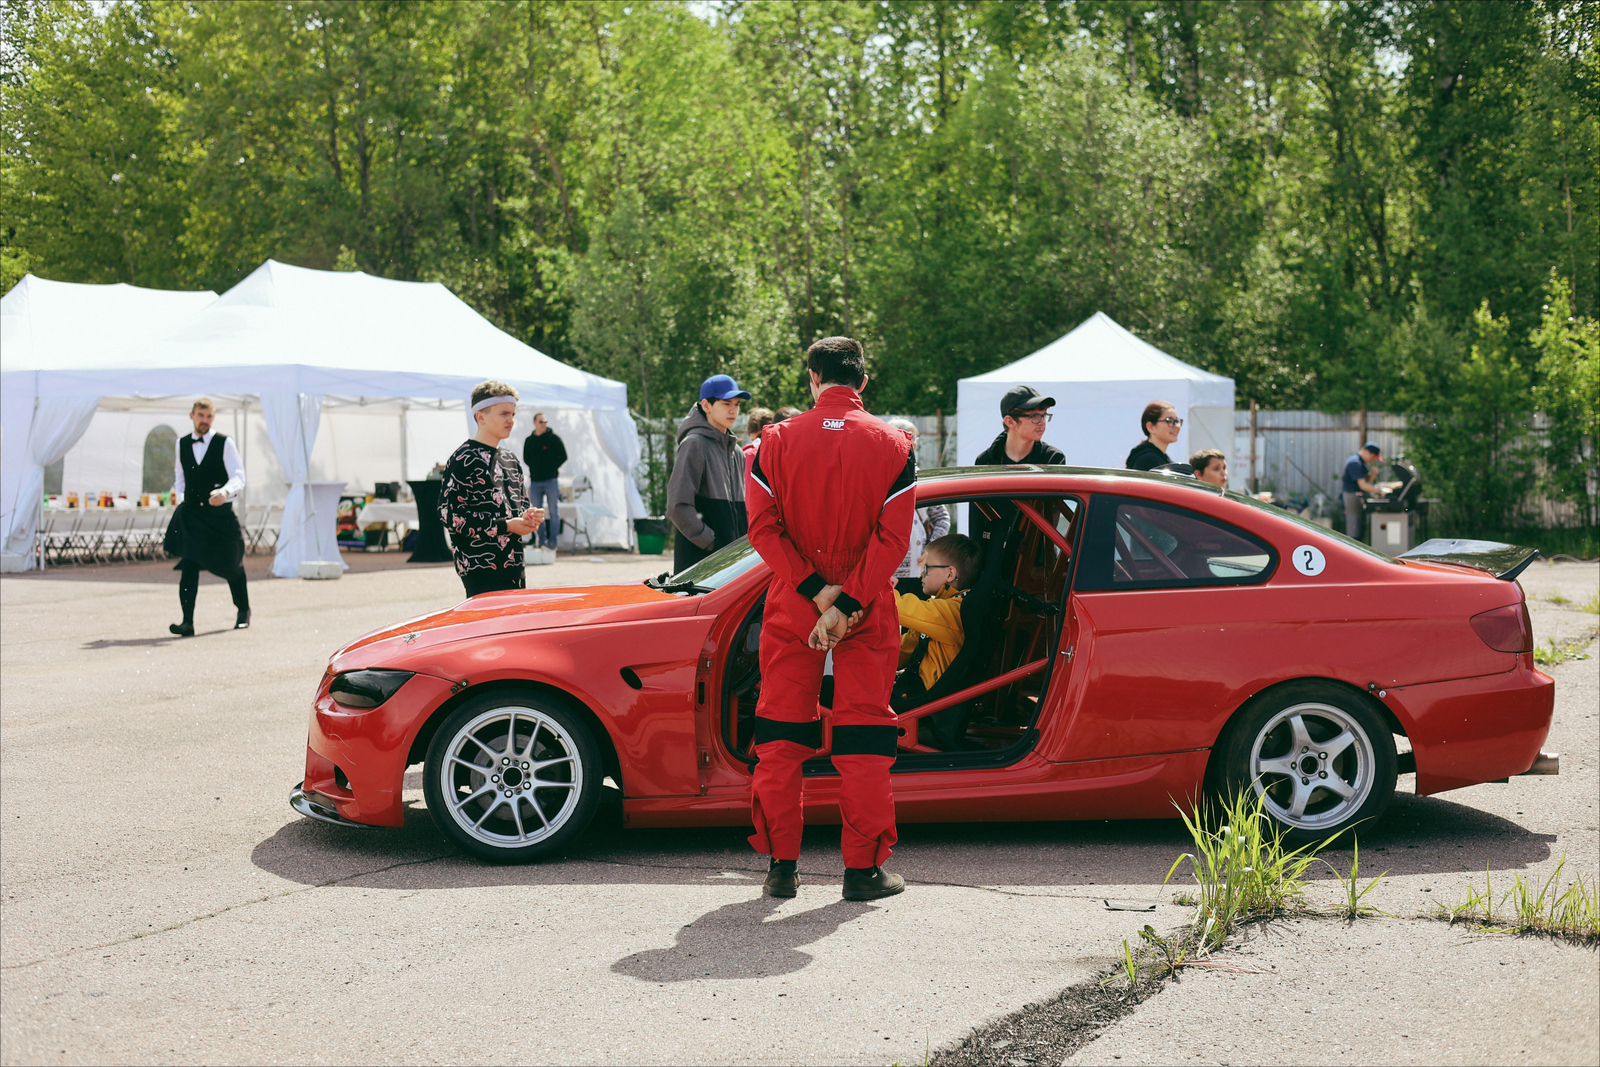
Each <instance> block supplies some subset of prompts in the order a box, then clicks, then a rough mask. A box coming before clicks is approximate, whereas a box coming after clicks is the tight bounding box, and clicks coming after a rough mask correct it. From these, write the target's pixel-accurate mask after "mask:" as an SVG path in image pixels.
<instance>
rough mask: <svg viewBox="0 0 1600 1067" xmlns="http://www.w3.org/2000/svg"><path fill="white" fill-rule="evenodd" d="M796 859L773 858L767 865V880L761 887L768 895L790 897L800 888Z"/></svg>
mask: <svg viewBox="0 0 1600 1067" xmlns="http://www.w3.org/2000/svg"><path fill="white" fill-rule="evenodd" d="M797 862H798V861H797V860H779V859H775V860H773V861H772V863H771V864H770V865H769V866H768V867H767V881H766V884H765V886H764V887H763V888H764V890H765V892H766V894H767V896H769V897H792V896H794V895H795V893H797V892H799V890H800V873H799V872H798V871H796V870H795V869H794V868H795V864H796V863H797Z"/></svg>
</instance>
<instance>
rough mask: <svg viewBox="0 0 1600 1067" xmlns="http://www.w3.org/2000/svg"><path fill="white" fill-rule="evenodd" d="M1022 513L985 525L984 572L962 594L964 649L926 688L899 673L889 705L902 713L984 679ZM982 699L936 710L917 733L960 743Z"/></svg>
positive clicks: (945, 744)
mask: <svg viewBox="0 0 1600 1067" xmlns="http://www.w3.org/2000/svg"><path fill="white" fill-rule="evenodd" d="M1021 518H1022V516H1021V515H1015V516H1014V517H1013V518H1012V521H1011V522H1010V523H1005V524H1002V523H997V522H991V523H987V524H986V525H985V528H984V529H983V531H982V532H981V534H980V537H981V539H982V542H983V571H982V573H981V574H980V575H979V576H978V580H977V581H976V582H974V583H973V585H972V587H971V588H970V589H968V590H967V593H966V595H965V596H964V597H962V598H961V629H962V632H963V634H964V635H965V639H964V640H963V641H962V644H961V651H960V652H957V653H956V655H955V658H954V659H952V660H951V661H950V666H949V667H947V668H945V672H944V673H943V674H941V675H940V676H939V680H938V681H936V682H934V683H933V687H932V688H931V689H927V690H923V688H922V686H921V685H920V679H919V680H918V683H919V684H916V685H915V686H910V687H907V686H903V685H902V684H901V683H902V679H901V678H897V679H896V680H895V688H894V693H893V694H892V695H891V696H890V699H889V706H890V707H891V708H893V709H894V710H895V711H896V712H899V713H903V712H907V711H910V710H912V709H913V708H917V707H921V706H922V705H923V704H928V703H931V702H933V701H935V700H939V699H942V698H943V697H945V696H948V695H949V694H951V693H955V692H959V691H960V690H962V689H965V688H967V687H968V686H970V685H972V684H974V683H975V682H977V681H978V680H980V672H982V671H983V670H984V668H985V667H987V666H988V664H989V661H990V658H991V657H992V656H993V655H994V647H995V640H996V638H997V636H998V635H999V634H1000V631H1001V628H1000V627H999V626H997V625H996V622H997V621H998V619H999V617H1000V616H1001V614H1002V613H1003V612H1004V611H1005V605H1006V596H1005V593H1004V592H1003V591H1002V586H1005V585H1006V584H1007V583H1004V582H1002V581H1001V579H1000V575H1001V574H1002V573H1007V572H1006V571H1005V570H1004V568H1005V567H1006V566H1007V565H1008V563H1007V557H1008V556H1009V555H1012V554H1013V553H1014V552H1015V548H1016V542H1017V540H1018V538H1017V536H1016V534H1017V528H1018V521H1017V520H1019V519H1021ZM1002 531H1003V537H1002V538H1001V542H1002V543H1001V544H1000V545H996V544H995V543H994V540H993V538H994V535H995V534H997V533H1001V532H1002ZM920 662H921V657H920V656H914V657H913V658H912V662H911V664H910V665H909V666H907V667H906V668H905V670H904V671H903V672H901V673H902V676H907V675H914V674H915V672H916V669H917V666H918V664H919V663H920ZM905 680H907V681H910V680H911V679H910V678H906V679H905ZM913 690H914V691H913ZM980 703H981V699H973V700H969V701H966V702H964V703H961V704H956V705H953V706H951V707H948V708H945V709H943V710H942V711H936V712H934V713H933V714H932V715H929V716H928V717H927V718H926V719H924V720H922V723H921V729H922V730H923V731H926V734H925V735H922V734H919V736H926V737H927V740H928V741H929V742H931V743H932V745H933V747H937V748H940V749H943V750H945V751H947V752H948V751H951V750H953V749H959V748H961V747H962V745H961V740H962V738H963V737H964V736H965V733H966V726H967V723H968V722H969V721H971V719H972V717H973V715H974V714H975V712H976V711H977V708H978V705H979V704H980Z"/></svg>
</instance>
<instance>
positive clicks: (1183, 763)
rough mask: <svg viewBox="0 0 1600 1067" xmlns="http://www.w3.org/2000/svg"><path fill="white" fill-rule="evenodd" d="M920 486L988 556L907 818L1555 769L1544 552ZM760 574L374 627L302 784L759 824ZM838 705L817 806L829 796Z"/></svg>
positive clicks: (945, 473) (570, 831)
mask: <svg viewBox="0 0 1600 1067" xmlns="http://www.w3.org/2000/svg"><path fill="white" fill-rule="evenodd" d="M917 502H918V506H919V507H923V506H928V505H931V504H945V505H949V506H950V507H951V509H952V518H953V520H954V519H959V520H960V523H961V528H962V529H973V528H977V529H979V530H981V531H983V533H982V534H981V536H982V537H983V539H984V546H985V561H984V565H983V569H982V572H981V574H980V575H979V577H978V578H977V580H976V581H975V583H974V584H973V586H972V588H971V590H970V591H969V592H968V594H967V596H966V597H965V599H964V601H963V603H962V607H961V613H962V619H963V622H964V629H965V631H966V634H967V640H966V643H965V644H964V645H963V647H962V649H961V652H960V654H959V655H958V656H957V657H956V659H955V661H954V662H952V663H951V664H950V666H949V667H948V668H947V670H946V672H945V674H944V675H943V676H942V677H941V678H940V679H939V681H938V683H937V684H936V685H935V687H934V688H933V690H932V691H931V693H930V699H929V701H928V702H927V703H925V704H923V705H921V706H920V707H917V708H915V709H914V710H911V711H909V712H906V713H903V714H902V715H901V716H900V723H901V734H902V737H901V740H900V756H899V758H898V760H897V761H896V762H895V765H894V775H895V776H894V785H895V790H894V791H895V804H896V811H897V814H898V817H899V819H900V820H901V821H903V822H947V821H949V822H954V821H973V820H995V821H998V820H1038V819H1148V818H1164V817H1170V816H1173V815H1174V814H1175V809H1174V804H1177V805H1181V806H1183V807H1185V808H1189V806H1190V805H1192V804H1193V802H1194V801H1195V799H1196V798H1197V797H1198V796H1199V795H1200V794H1201V793H1202V791H1203V790H1205V789H1208V788H1209V789H1218V790H1232V789H1237V788H1241V787H1246V786H1250V785H1253V787H1254V788H1255V789H1256V790H1257V791H1258V792H1259V793H1261V794H1264V802H1265V807H1266V810H1267V811H1268V812H1269V813H1270V814H1271V816H1272V817H1273V818H1274V819H1275V820H1276V821H1277V822H1278V823H1279V824H1280V825H1281V826H1282V827H1283V828H1284V829H1285V830H1286V831H1288V832H1289V834H1290V835H1291V836H1292V837H1293V838H1295V839H1297V840H1307V839H1311V838H1316V839H1321V838H1323V837H1327V836H1329V835H1332V834H1334V833H1336V832H1338V831H1340V830H1341V829H1343V828H1345V827H1349V826H1351V825H1353V824H1355V823H1357V822H1360V821H1362V820H1366V819H1371V818H1373V817H1375V816H1377V815H1379V814H1380V813H1381V812H1382V811H1383V810H1384V808H1385V807H1386V806H1387V805H1388V803H1389V801H1390V798H1391V797H1392V796H1393V793H1394V789H1395V780H1396V777H1397V776H1398V775H1401V774H1409V773H1415V775H1416V791H1417V792H1418V793H1421V794H1428V793H1438V792H1441V791H1443V790H1447V789H1457V788H1460V787H1462V786H1468V785H1474V784H1477V783H1479V782H1487V781H1493V780H1497V779H1503V778H1506V777H1508V776H1510V775H1514V774H1523V773H1528V772H1530V770H1531V771H1533V772H1535V773H1550V772H1551V770H1552V769H1553V762H1554V761H1553V760H1552V759H1551V758H1550V757H1547V756H1542V754H1541V753H1540V749H1539V746H1540V745H1541V743H1542V742H1543V741H1544V739H1545V736H1546V734H1547V732H1548V730H1549V727H1550V716H1551V710H1552V707H1553V703H1554V695H1555V693H1554V682H1552V680H1551V679H1550V678H1549V677H1547V676H1546V675H1544V674H1542V673H1540V672H1539V671H1538V670H1536V669H1535V667H1534V663H1533V654H1532V650H1533V633H1532V627H1531V625H1530V622H1529V618H1528V611H1527V607H1526V605H1525V603H1524V599H1523V594H1522V589H1521V587H1520V586H1519V585H1518V584H1517V583H1516V582H1515V581H1514V579H1515V578H1516V576H1517V574H1518V573H1520V572H1521V571H1522V569H1523V568H1524V567H1526V566H1527V564H1528V563H1529V562H1531V561H1532V560H1533V558H1534V557H1535V556H1536V555H1537V553H1536V552H1534V551H1533V550H1531V549H1525V548H1517V547H1515V546H1511V545H1502V544H1494V543H1488V542H1460V541H1456V542H1447V541H1430V542H1428V543H1426V544H1424V545H1421V546H1419V547H1418V548H1417V549H1415V550H1413V551H1412V552H1410V553H1407V554H1406V555H1405V556H1403V557H1401V558H1398V559H1391V558H1389V557H1387V556H1383V555H1380V554H1379V553H1377V552H1374V551H1373V550H1372V549H1370V548H1368V547H1366V546H1365V545H1362V544H1359V543H1357V542H1355V541H1352V540H1350V539H1348V538H1345V537H1343V536H1341V535H1339V534H1336V533H1333V532H1332V531H1330V530H1328V529H1326V528H1324V527H1322V526H1319V525H1317V524H1315V523H1311V522H1308V521H1306V520H1304V519H1301V518H1300V517H1298V516H1296V515H1293V514H1291V513H1289V512H1285V511H1282V510H1280V509H1278V508H1275V507H1272V506H1271V505H1267V504H1261V503H1258V502H1256V501H1254V500H1252V499H1250V498H1248V497H1244V496H1240V495H1238V494H1236V493H1229V492H1223V491H1221V490H1218V489H1216V488H1214V487H1212V486H1209V485H1206V484H1205V483H1202V482H1198V481H1196V480H1194V479H1193V478H1189V477H1185V476H1182V475H1177V474H1163V473H1150V474H1145V473H1138V472H1131V471H1110V470H1099V469H1084V468H1070V467H1032V466H1014V467H985V468H961V469H950V470H940V471H928V472H924V474H923V475H922V478H921V480H920V482H919V483H918V486H917ZM955 525H956V523H955V522H954V521H953V522H952V526H953V527H954V526H955ZM768 580H769V573H768V570H767V568H766V566H765V565H764V564H763V563H762V561H761V558H760V557H759V556H758V555H757V554H756V553H755V551H754V550H753V549H752V548H751V547H750V545H749V543H748V542H745V541H741V542H739V543H737V544H734V545H730V546H729V547H727V548H725V549H723V550H722V551H720V552H717V553H715V554H714V555H712V556H711V557H710V558H708V559H706V560H704V561H702V562H701V563H699V564H696V565H695V566H694V567H691V568H690V569H688V570H686V571H684V572H682V573H681V574H676V575H671V576H667V575H663V576H662V577H661V578H659V579H652V580H650V581H648V582H645V583H643V584H640V585H632V586H601V587H592V588H581V589H540V590H527V591H513V592H500V593H488V594H484V595H482V596H477V597H473V598H472V599H470V600H467V601H465V602H464V603H461V604H459V605H457V606H455V607H453V608H450V609H449V610H445V611H439V612H435V613H433V614H431V615H424V616H422V617H421V618H416V619H412V620H410V621H408V622H403V623H400V624H399V625H397V626H394V627H392V628H390V629H386V630H380V631H378V632H375V633H371V634H367V635H366V636H364V637H361V638H359V639H357V640H356V641H354V642H352V643H351V644H349V645H347V646H346V647H344V648H342V649H340V650H339V651H338V652H337V653H335V654H334V656H333V657H332V659H331V660H330V661H329V664H328V669H327V672H326V673H325V674H324V675H323V678H322V682H321V685H320V686H319V688H318V691H317V696H316V703H315V706H314V707H313V709H312V713H311V729H310V737H309V739H308V741H307V744H306V762H305V778H304V781H303V782H301V784H299V785H298V786H296V787H295V788H294V790H293V791H292V795H291V803H292V805H293V807H294V808H295V810H296V811H298V812H300V813H301V814H303V815H306V816H310V817H311V818H315V819H322V820H325V821H328V822H333V823H337V824H339V825H342V826H365V827H383V826H400V825H402V824H403V812H402V807H401V790H402V782H403V780H404V776H405V771H406V768H407V767H408V766H410V765H412V764H418V763H421V764H424V765H425V770H424V773H423V784H424V795H425V797H426V800H427V805H428V809H429V811H430V812H431V813H432V816H433V818H434V820H435V821H436V822H437V823H438V825H439V827H440V829H441V830H442V831H443V832H444V834H445V835H446V836H447V837H449V838H450V839H451V840H452V841H454V842H455V843H456V844H457V845H459V846H460V847H461V848H462V849H463V850H464V851H466V852H469V853H471V854H473V855H476V856H479V857H483V858H487V859H494V860H501V861H512V862H516V861H526V860H531V859H534V858H536V857H538V856H540V855H541V854H544V853H548V852H551V851H553V850H557V849H560V848H561V847H563V845H565V844H567V843H569V842H570V841H571V840H572V839H573V838H575V837H576V836H577V835H580V834H582V833H583V832H584V830H585V827H586V826H587V825H588V824H589V822H590V821H591V819H592V818H593V816H594V813H595V811H596V808H597V806H598V802H599V799H600V793H601V789H602V788H603V787H604V786H605V783H606V782H607V780H609V782H610V784H611V785H612V786H614V787H615V788H617V789H619V790H620V791H621V794H622V812H623V818H624V820H625V822H626V824H627V825H628V826H633V827H650V826H715V825H727V826H738V825H748V810H749V809H748V796H749V782H750V773H751V767H752V765H753V761H754V757H753V753H752V744H751V738H752V726H753V720H754V716H755V709H756V700H757V697H758V696H759V694H760V691H761V672H760V665H759V660H758V656H757V650H758V648H759V646H760V641H761V616H762V606H763V601H764V594H765V592H766V589H767V584H768ZM829 694H830V688H829V687H828V686H827V685H826V684H825V685H824V689H823V704H824V705H826V704H827V703H828V701H829V699H830V697H829ZM822 713H823V722H824V732H823V747H822V748H821V749H820V750H818V752H817V755H816V757H815V758H814V759H812V760H811V761H809V762H808V763H807V765H806V774H807V777H808V781H807V783H806V790H805V803H806V819H807V820H808V821H809V822H812V823H827V822H830V821H831V822H837V821H838V818H839V815H838V808H837V796H838V782H839V779H838V777H837V774H836V772H835V770H834V768H833V765H832V763H831V762H830V761H829V758H828V739H829V736H830V735H829V732H828V730H827V708H826V706H824V707H823V708H822ZM1397 739H1403V741H1402V743H1401V745H1400V746H1397Z"/></svg>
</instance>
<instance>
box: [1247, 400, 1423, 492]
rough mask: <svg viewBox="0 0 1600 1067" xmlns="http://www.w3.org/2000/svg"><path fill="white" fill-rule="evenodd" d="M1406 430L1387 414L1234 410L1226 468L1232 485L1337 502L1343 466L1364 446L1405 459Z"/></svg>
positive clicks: (1401, 421)
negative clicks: (1249, 484)
mask: <svg viewBox="0 0 1600 1067" xmlns="http://www.w3.org/2000/svg"><path fill="white" fill-rule="evenodd" d="M1405 431H1406V419H1405V416H1404V415H1395V414H1391V413H1389V412H1386V411H1346V412H1340V413H1338V414H1333V415H1329V414H1326V413H1324V412H1321V411H1249V410H1244V411H1235V412H1234V413H1233V455H1232V456H1231V457H1230V458H1229V460H1228V467H1229V469H1230V470H1231V471H1233V472H1235V475H1234V478H1233V480H1234V482H1235V483H1241V482H1248V481H1251V480H1252V479H1253V481H1254V488H1255V489H1256V490H1258V491H1259V490H1268V489H1270V490H1272V491H1274V492H1277V493H1283V494H1286V495H1289V496H1300V497H1305V498H1306V499H1307V500H1308V501H1311V500H1315V498H1316V497H1317V496H1318V495H1319V494H1320V495H1321V496H1323V497H1324V498H1325V499H1327V500H1332V501H1335V502H1336V501H1337V499H1338V496H1339V486H1340V480H1341V478H1342V477H1343V473H1344V465H1345V461H1346V460H1348V459H1349V458H1350V457H1351V456H1352V455H1354V454H1355V452H1356V450H1357V449H1359V448H1360V447H1361V445H1362V444H1363V443H1364V442H1366V441H1372V442H1374V443H1375V444H1377V446H1378V447H1379V448H1380V449H1382V451H1383V454H1384V456H1385V457H1388V458H1390V459H1400V458H1404V456H1405ZM1422 476H1423V488H1424V489H1426V488H1427V472H1426V471H1424V472H1422ZM1235 488H1245V486H1244V485H1242V484H1236V485H1235Z"/></svg>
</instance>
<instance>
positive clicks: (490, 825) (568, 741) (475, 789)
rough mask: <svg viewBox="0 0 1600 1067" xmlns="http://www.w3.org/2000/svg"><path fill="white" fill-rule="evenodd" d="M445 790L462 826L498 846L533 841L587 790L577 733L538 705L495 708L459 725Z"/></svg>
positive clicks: (443, 770) (564, 817)
mask: <svg viewBox="0 0 1600 1067" xmlns="http://www.w3.org/2000/svg"><path fill="white" fill-rule="evenodd" d="M439 778H440V781H439V785H440V787H441V788H440V792H441V793H442V794H443V796H444V800H445V804H446V806H447V807H448V808H449V809H450V817H451V818H452V819H453V820H454V821H455V823H456V825H458V826H460V827H461V829H462V830H464V831H466V832H467V833H468V834H470V835H472V836H473V837H474V838H476V839H478V840H479V841H482V842H483V843H484V844H486V845H491V846H493V847H495V848H519V847H522V846H524V845H531V844H536V843H537V842H539V841H543V840H544V839H545V838H547V837H549V836H550V835H551V834H554V833H555V832H556V831H557V830H559V829H561V827H562V826H564V825H565V824H566V822H567V821H568V820H569V819H570V818H571V817H572V813H573V811H574V810H576V808H577V806H578V798H579V796H580V795H581V794H582V792H583V761H582V760H581V759H579V758H578V744H577V741H576V740H575V739H574V738H573V737H572V735H571V734H570V733H568V732H567V730H566V728H565V727H563V726H562V725H561V724H560V723H559V722H557V721H556V720H555V719H553V718H551V717H550V716H549V715H547V714H545V713H544V712H542V711H539V710H537V709H535V708H527V707H521V708H507V707H500V708H494V709H491V710H489V711H486V712H484V713H483V714H482V715H479V716H477V717H476V718H474V719H472V720H471V721H470V722H468V723H467V724H466V725H465V726H463V727H462V728H461V729H460V730H458V731H457V732H456V735H455V736H454V737H452V738H451V739H450V747H449V750H448V752H447V753H446V756H445V760H444V763H443V764H442V765H441V766H440V768H439Z"/></svg>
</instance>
